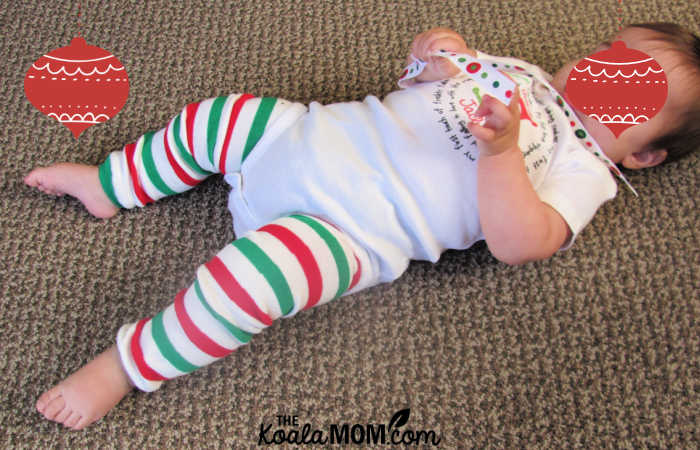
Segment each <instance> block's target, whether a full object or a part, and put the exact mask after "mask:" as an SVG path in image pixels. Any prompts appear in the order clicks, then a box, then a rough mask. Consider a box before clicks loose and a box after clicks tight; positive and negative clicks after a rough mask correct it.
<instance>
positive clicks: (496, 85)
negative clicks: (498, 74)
mask: <svg viewBox="0 0 700 450" xmlns="http://www.w3.org/2000/svg"><path fill="white" fill-rule="evenodd" d="M500 85H501V83H499V82H498V81H494V82H493V87H495V88H497V87H498V86H500Z"/></svg>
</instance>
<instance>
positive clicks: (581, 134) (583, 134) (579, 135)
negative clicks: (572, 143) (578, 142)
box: [576, 128, 586, 139]
mask: <svg viewBox="0 0 700 450" xmlns="http://www.w3.org/2000/svg"><path fill="white" fill-rule="evenodd" d="M576 137H577V138H580V139H583V138H585V137H586V132H585V131H583V130H582V129H580V128H579V129H578V130H576Z"/></svg>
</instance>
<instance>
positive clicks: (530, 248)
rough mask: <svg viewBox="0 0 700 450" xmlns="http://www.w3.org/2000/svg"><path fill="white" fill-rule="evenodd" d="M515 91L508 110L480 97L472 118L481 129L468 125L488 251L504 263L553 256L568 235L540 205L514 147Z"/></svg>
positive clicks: (556, 215)
mask: <svg viewBox="0 0 700 450" xmlns="http://www.w3.org/2000/svg"><path fill="white" fill-rule="evenodd" d="M519 95H520V93H519V90H517V89H516V93H515V95H514V97H513V99H512V100H511V102H510V106H509V107H507V106H505V105H504V104H503V103H501V102H499V101H498V100H496V99H495V98H493V97H491V96H489V95H484V97H483V100H482V103H481V105H480V106H479V108H478V109H477V110H476V112H475V114H477V115H478V116H481V117H485V118H486V122H485V123H484V124H483V126H481V125H478V124H476V123H471V124H469V125H468V128H469V131H470V132H471V133H472V134H473V135H474V137H475V138H476V139H477V144H478V146H479V161H478V170H477V177H478V179H477V191H478V192H477V196H478V201H479V219H480V221H481V228H482V231H483V233H484V237H485V238H486V243H487V244H488V246H489V250H491V253H492V254H493V255H494V256H495V257H496V258H497V259H499V260H501V261H503V262H505V263H507V264H522V263H525V262H528V261H534V260H538V259H544V258H548V257H550V256H552V254H554V252H556V251H557V250H558V249H559V248H561V247H562V245H563V244H564V242H566V241H567V240H568V239H569V238H570V236H571V230H570V229H569V226H568V225H567V224H566V222H565V221H564V219H563V218H562V216H561V215H560V214H559V213H558V212H556V211H555V210H554V209H553V208H552V207H551V206H549V205H547V204H546V203H544V202H542V201H540V199H539V197H538V196H537V193H536V192H535V190H534V189H533V187H532V183H531V182H530V180H529V178H528V176H527V172H526V171H525V161H524V159H523V154H522V151H521V150H520V148H518V134H519V130H520V111H519V103H520V102H519V100H518V99H519Z"/></svg>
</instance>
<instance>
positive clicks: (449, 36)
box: [406, 28, 476, 84]
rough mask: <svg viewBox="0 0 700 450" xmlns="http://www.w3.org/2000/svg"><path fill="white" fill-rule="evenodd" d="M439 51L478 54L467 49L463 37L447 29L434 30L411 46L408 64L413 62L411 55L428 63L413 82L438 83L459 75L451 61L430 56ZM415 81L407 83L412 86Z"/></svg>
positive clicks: (418, 37) (422, 35)
mask: <svg viewBox="0 0 700 450" xmlns="http://www.w3.org/2000/svg"><path fill="white" fill-rule="evenodd" d="M438 50H447V51H453V52H456V53H468V54H469V55H471V56H474V57H476V52H475V51H474V50H472V49H470V48H468V47H467V44H466V42H464V39H462V36H460V35H459V34H457V33H455V32H454V31H452V30H449V29H447V28H433V29H432V30H430V31H426V32H424V33H421V34H419V35H418V36H416V38H415V39H414V40H413V44H411V54H410V55H408V57H407V64H411V63H412V62H413V59H412V58H411V55H413V56H415V57H416V58H419V59H422V60H423V61H425V62H427V63H428V65H427V66H426V67H425V70H423V72H422V73H421V74H420V75H418V76H417V77H416V78H414V79H413V80H415V81H418V82H425V81H438V80H444V79H446V78H450V77H453V76H455V75H457V73H458V72H459V70H458V69H457V68H456V67H455V65H454V64H453V63H452V62H451V61H449V60H448V59H446V58H442V57H440V56H430V55H431V54H432V53H433V52H435V51H438ZM413 80H407V81H406V83H407V84H410V83H411V82H412V81H413Z"/></svg>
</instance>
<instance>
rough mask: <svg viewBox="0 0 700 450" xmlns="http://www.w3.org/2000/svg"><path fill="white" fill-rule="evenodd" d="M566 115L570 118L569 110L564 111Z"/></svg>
mask: <svg viewBox="0 0 700 450" xmlns="http://www.w3.org/2000/svg"><path fill="white" fill-rule="evenodd" d="M564 114H566V117H569V110H568V109H566V110H564Z"/></svg>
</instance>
